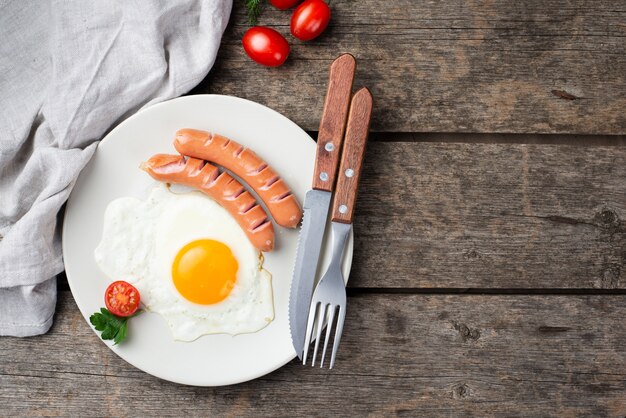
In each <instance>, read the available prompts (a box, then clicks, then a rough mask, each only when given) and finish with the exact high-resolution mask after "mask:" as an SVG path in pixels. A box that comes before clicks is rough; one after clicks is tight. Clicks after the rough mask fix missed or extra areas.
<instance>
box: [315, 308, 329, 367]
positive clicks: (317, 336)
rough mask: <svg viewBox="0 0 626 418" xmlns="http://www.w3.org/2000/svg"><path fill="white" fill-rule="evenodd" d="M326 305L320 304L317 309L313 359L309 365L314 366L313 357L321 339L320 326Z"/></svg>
mask: <svg viewBox="0 0 626 418" xmlns="http://www.w3.org/2000/svg"><path fill="white" fill-rule="evenodd" d="M327 307H328V305H322V304H320V309H319V311H317V334H316V335H315V348H314V349H313V360H312V361H311V367H313V366H315V359H316V358H317V349H318V347H319V345H320V340H321V339H322V328H324V318H325V317H326V308H327Z"/></svg>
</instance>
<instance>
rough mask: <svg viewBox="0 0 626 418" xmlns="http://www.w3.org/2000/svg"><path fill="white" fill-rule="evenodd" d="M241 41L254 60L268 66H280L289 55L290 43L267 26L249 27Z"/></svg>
mask: <svg viewBox="0 0 626 418" xmlns="http://www.w3.org/2000/svg"><path fill="white" fill-rule="evenodd" d="M241 42H242V43H243V49H245V51H246V54H248V56H249V57H250V58H252V60H253V61H255V62H257V63H259V64H261V65H265V66H268V67H278V66H279V65H281V64H282V63H283V62H285V60H286V59H287V56H288V55H289V44H288V43H287V40H286V39H285V38H284V36H283V35H281V34H280V33H278V32H276V31H275V30H274V29H271V28H266V27H265V26H254V27H252V28H250V29H248V31H247V32H246V33H245V34H244V35H243V39H242V40H241Z"/></svg>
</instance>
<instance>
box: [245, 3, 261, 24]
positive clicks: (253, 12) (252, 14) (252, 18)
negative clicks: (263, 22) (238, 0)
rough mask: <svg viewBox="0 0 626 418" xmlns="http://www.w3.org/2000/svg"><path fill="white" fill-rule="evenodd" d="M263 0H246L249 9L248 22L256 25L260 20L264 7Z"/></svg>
mask: <svg viewBox="0 0 626 418" xmlns="http://www.w3.org/2000/svg"><path fill="white" fill-rule="evenodd" d="M262 4H263V3H261V0H246V9H248V22H249V23H250V24H251V25H256V23H257V21H258V20H259V15H260V14H261V8H262Z"/></svg>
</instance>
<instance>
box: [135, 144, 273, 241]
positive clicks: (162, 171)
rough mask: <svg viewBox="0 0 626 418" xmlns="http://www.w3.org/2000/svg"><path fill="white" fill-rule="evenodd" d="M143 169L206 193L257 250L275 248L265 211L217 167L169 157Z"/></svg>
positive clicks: (156, 158) (160, 157) (158, 158)
mask: <svg viewBox="0 0 626 418" xmlns="http://www.w3.org/2000/svg"><path fill="white" fill-rule="evenodd" d="M141 169H142V170H144V171H146V172H147V173H148V174H150V175H151V176H152V177H153V178H154V179H155V180H159V181H163V182H167V183H174V184H182V185H184V186H188V187H193V188H196V189H198V190H200V191H202V192H204V193H205V194H207V195H209V196H210V197H212V198H213V199H214V200H215V201H217V203H219V204H220V205H222V206H223V207H224V208H225V209H226V210H227V211H228V212H230V214H231V215H232V216H233V217H234V218H235V220H236V221H237V223H238V224H239V226H241V229H243V231H244V233H245V234H246V235H247V236H248V239H249V240H250V242H251V243H252V245H253V246H254V247H255V248H257V249H259V250H260V251H272V249H273V248H274V226H273V225H272V222H271V221H270V220H269V218H268V216H267V214H266V213H265V210H264V209H263V207H262V206H261V205H259V204H258V203H257V201H256V199H255V198H254V196H252V195H251V194H250V193H249V192H248V191H247V190H246V189H245V188H244V187H243V186H242V185H241V183H239V182H238V181H237V180H235V179H234V178H233V177H232V176H231V175H230V174H228V173H225V172H224V173H221V174H220V172H219V170H218V169H217V167H215V166H214V165H211V164H209V163H207V162H206V161H203V160H200V159H197V158H185V157H183V156H182V155H168V154H157V155H154V156H153V157H152V158H150V159H149V160H148V161H146V162H145V163H142V164H141Z"/></svg>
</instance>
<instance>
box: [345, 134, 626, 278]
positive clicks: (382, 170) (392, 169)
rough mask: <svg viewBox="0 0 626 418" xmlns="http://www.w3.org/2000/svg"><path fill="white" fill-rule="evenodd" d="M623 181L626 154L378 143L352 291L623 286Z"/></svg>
mask: <svg viewBox="0 0 626 418" xmlns="http://www.w3.org/2000/svg"><path fill="white" fill-rule="evenodd" d="M390 136H391V135H390ZM624 179H626V147H577V146H569V145H524V144H454V143H444V144H441V143H422V142H370V143H369V144H368V150H367V153H366V156H365V167H364V169H363V177H362V180H361V187H360V190H359V197H358V201H357V206H356V218H355V236H356V244H355V250H354V262H353V273H352V275H351V278H350V282H349V285H350V286H351V287H374V288H376V287H383V288H384V287H399V288H415V287H421V288H501V289H502V288H537V289H541V288H544V289H545V288H556V289H558V288H570V289H571V288H586V289H615V288H621V289H623V288H626V181H625V180H624Z"/></svg>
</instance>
